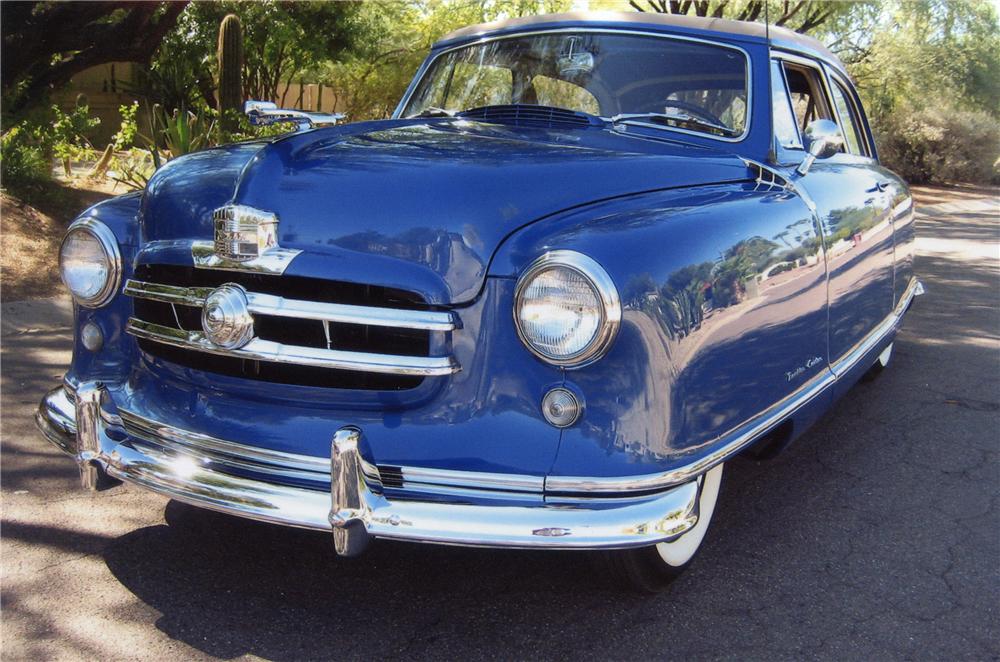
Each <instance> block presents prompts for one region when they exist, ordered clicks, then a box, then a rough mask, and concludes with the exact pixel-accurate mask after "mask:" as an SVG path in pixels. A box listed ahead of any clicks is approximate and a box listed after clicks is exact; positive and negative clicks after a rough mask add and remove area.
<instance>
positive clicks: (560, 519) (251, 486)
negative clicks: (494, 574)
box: [36, 382, 700, 556]
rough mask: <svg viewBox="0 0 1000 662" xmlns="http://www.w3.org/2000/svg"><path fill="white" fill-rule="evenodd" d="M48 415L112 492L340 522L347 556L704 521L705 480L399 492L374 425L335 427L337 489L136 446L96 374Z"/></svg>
mask: <svg viewBox="0 0 1000 662" xmlns="http://www.w3.org/2000/svg"><path fill="white" fill-rule="evenodd" d="M36 422H37V424H38V427H39V429H40V430H41V431H42V433H43V434H44V435H45V437H46V438H47V439H48V440H49V441H51V442H52V443H53V444H55V445H56V446H57V447H59V448H60V449H61V450H63V451H65V452H67V453H69V454H70V455H72V456H73V457H74V458H75V459H76V461H77V464H78V465H79V467H80V476H81V482H82V483H83V485H84V486H85V487H88V488H90V489H100V488H101V487H103V486H104V485H105V484H107V482H108V477H110V478H111V479H117V480H123V481H127V482H130V483H134V484H136V485H139V486H141V487H145V488H147V489H150V490H152V491H154V492H158V493H160V494H163V495H165V496H168V497H170V498H172V499H176V500H178V501H183V502H186V503H190V504H193V505H196V506H201V507H204V508H210V509H212V510H218V511H221V512H225V513H229V514H232V515H237V516H240V517H247V518H250V519H255V520H261V521H265V522H273V523H276V524H284V525H288V526H296V527H303V528H309V529H319V530H324V531H332V532H333V535H334V544H335V547H336V550H337V553H338V554H342V555H347V556H350V555H355V554H358V553H360V552H361V551H362V550H363V549H364V548H365V547H366V546H367V544H368V542H369V541H370V540H371V539H372V538H387V539H395V540H409V541H414V542H430V543H439V544H449V545H469V546H480V547H517V548H555V549H619V548H628V547H640V546H644V545H653V544H656V543H660V542H668V541H671V540H675V539H676V538H678V537H680V536H681V535H683V534H684V533H685V532H686V531H688V530H689V529H690V528H691V527H693V526H694V524H695V523H696V522H697V521H698V497H699V492H700V480H694V481H691V482H687V483H684V484H683V485H678V486H676V487H673V488H671V489H669V490H666V491H663V492H659V493H657V494H654V495H651V496H643V497H631V498H628V499H615V498H607V497H600V498H594V499H590V500H576V501H566V500H561V501H559V502H558V503H547V502H545V501H544V500H543V501H540V502H537V503H533V504H532V505H520V504H518V505H509V503H502V502H498V503H497V505H490V504H489V503H486V504H485V505H484V504H483V503H476V504H472V503H443V502H439V501H417V500H402V499H397V500H394V501H390V500H388V499H387V498H386V497H385V496H384V495H383V494H380V493H379V492H378V491H373V489H372V486H371V485H370V484H369V479H367V478H366V474H365V470H364V469H365V465H366V462H365V461H364V459H363V458H362V456H361V453H360V451H359V446H360V442H361V439H362V434H363V433H362V431H361V430H360V429H358V428H356V427H353V426H345V427H342V428H340V429H339V430H337V431H336V432H335V433H334V434H333V440H332V444H331V456H330V476H331V481H330V484H331V489H330V492H329V493H327V492H323V491H318V490H310V489H305V488H301V487H292V486H287V485H278V484H273V483H268V482H264V481H260V480H252V479H248V478H243V477H237V476H232V475H229V474H227V473H222V472H219V471H216V470H211V469H208V468H206V467H205V466H203V463H199V462H198V461H197V459H196V458H195V459H192V456H191V455H190V454H174V453H169V452H163V453H160V452H156V451H153V450H151V449H150V448H148V447H147V446H145V445H143V444H141V443H133V440H132V439H131V438H130V437H129V434H128V433H127V432H126V431H125V428H124V426H123V424H122V419H121V417H119V416H118V414H117V413H116V409H115V407H114V403H113V402H111V398H110V395H109V393H108V392H107V391H106V390H105V389H104V388H103V387H102V386H100V385H99V384H96V383H92V382H91V383H85V384H81V385H79V387H78V388H77V391H76V395H75V402H74V401H73V400H71V399H70V397H69V396H68V394H67V392H66V390H65V389H64V388H63V387H59V388H56V389H54V390H52V391H50V392H49V393H48V394H47V395H46V396H45V397H44V398H43V399H42V402H41V405H40V406H39V409H38V413H37V415H36ZM140 449H141V450H140ZM368 466H371V465H368Z"/></svg>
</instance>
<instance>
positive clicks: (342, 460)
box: [329, 426, 701, 555]
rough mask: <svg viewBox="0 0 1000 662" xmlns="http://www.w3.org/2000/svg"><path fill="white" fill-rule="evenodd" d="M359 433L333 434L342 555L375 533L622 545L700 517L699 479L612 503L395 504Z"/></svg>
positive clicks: (476, 542)
mask: <svg viewBox="0 0 1000 662" xmlns="http://www.w3.org/2000/svg"><path fill="white" fill-rule="evenodd" d="M361 439H362V435H361V431H360V430H359V429H357V428H354V427H350V426H348V427H344V428H341V429H340V430H338V431H337V433H336V434H335V435H334V438H333V444H332V452H331V456H332V462H331V466H332V474H333V480H332V481H331V493H330V494H331V509H330V516H329V520H330V524H331V526H332V527H333V530H334V541H335V546H336V550H337V553H338V554H344V555H354V554H356V553H358V551H360V550H361V549H364V547H365V546H366V545H367V542H368V540H369V538H372V537H374V538H389V539H398V540H409V541H416V542H433V543H440V544H447V545H469V546H486V547H522V548H545V547H550V548H563V549H620V548H628V547H639V546H646V545H652V544H656V543H659V542H669V541H672V540H676V539H677V538H679V537H680V536H681V535H683V534H684V533H686V532H687V531H688V530H689V529H690V528H691V527H693V526H694V525H695V524H696V523H697V521H698V499H699V496H700V490H701V481H697V480H695V481H691V482H689V483H686V484H684V485H681V486H678V487H675V488H673V489H672V490H669V491H667V492H664V493H661V494H658V495H656V496H655V497H650V498H649V499H647V500H641V501H631V502H622V503H618V504H615V505H614V506H612V507H606V504H605V507H600V506H596V507H595V506H593V505H591V506H590V507H586V506H584V505H581V504H570V503H565V504H560V505H558V506H548V505H545V506H510V505H507V506H491V505H471V504H437V503H428V502H419V501H399V502H395V503H393V502H390V501H388V500H387V499H385V497H383V496H381V495H378V494H374V493H372V492H371V491H370V490H369V489H368V486H367V484H366V483H365V481H364V479H363V477H362V475H361V474H360V471H359V468H358V467H359V460H360V457H361V456H360V451H359V446H360V445H361V443H360V442H361ZM553 532H558V535H553Z"/></svg>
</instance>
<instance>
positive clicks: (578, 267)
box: [513, 250, 622, 370]
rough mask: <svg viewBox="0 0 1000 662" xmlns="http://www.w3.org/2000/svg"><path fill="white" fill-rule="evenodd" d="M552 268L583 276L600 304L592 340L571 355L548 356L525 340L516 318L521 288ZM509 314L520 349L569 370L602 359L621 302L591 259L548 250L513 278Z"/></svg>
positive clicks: (619, 318) (618, 321)
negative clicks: (526, 349) (511, 305)
mask: <svg viewBox="0 0 1000 662" xmlns="http://www.w3.org/2000/svg"><path fill="white" fill-rule="evenodd" d="M552 267H563V268H566V269H570V270H572V271H575V272H576V273H578V274H579V275H581V276H583V278H584V279H586V280H587V281H588V282H589V283H590V284H591V286H592V287H593V288H594V291H595V292H596V293H597V296H598V297H599V298H600V300H601V303H602V304H603V305H602V313H603V314H602V318H601V322H600V324H599V326H598V329H597V333H596V334H595V335H594V338H593V339H592V340H591V341H590V343H589V344H588V345H587V346H586V347H584V348H583V349H582V350H580V351H578V352H577V353H575V354H573V355H571V356H563V357H558V356H552V355H549V354H546V353H545V352H543V351H541V350H540V349H538V348H537V347H535V346H534V345H533V344H532V343H531V341H530V340H528V338H527V337H526V335H525V333H524V330H523V329H522V328H521V320H520V315H518V310H519V309H520V306H521V295H522V294H523V293H524V288H525V287H526V286H527V284H528V283H530V282H531V280H532V279H533V278H534V277H535V276H536V275H538V274H539V273H541V272H542V271H545V270H546V269H550V268H552ZM513 312H514V326H515V327H516V329H517V335H518V337H519V338H520V339H521V342H522V343H524V346H525V347H527V348H528V350H529V351H530V352H531V353H532V354H534V355H535V356H537V357H538V358H540V359H542V360H543V361H545V362H546V363H551V364H553V365H557V366H561V367H563V368H566V369H570V370H572V369H575V368H582V367H584V366H587V365H590V364H591V363H593V362H594V361H597V360H598V359H600V358H601V357H602V356H604V354H605V352H607V350H608V349H609V348H610V347H611V344H612V343H613V342H614V340H615V337H616V336H617V335H618V328H619V327H620V326H621V321H622V306H621V300H620V299H619V298H618V289H617V288H616V287H615V283H614V281H613V280H611V276H609V275H608V272H607V271H605V270H604V267H602V266H601V265H600V264H598V263H597V261H596V260H594V259H593V258H590V257H588V256H586V255H584V254H583V253H577V252H576V251H568V250H555V251H549V252H547V253H545V254H544V255H542V256H540V257H538V258H537V259H535V261H534V262H532V263H531V264H530V265H528V268H527V269H526V270H525V271H524V273H522V274H521V275H520V277H518V279H517V286H516V288H515V290H514V310H513Z"/></svg>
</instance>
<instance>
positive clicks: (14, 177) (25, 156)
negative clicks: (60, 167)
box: [0, 126, 52, 190]
mask: <svg viewBox="0 0 1000 662" xmlns="http://www.w3.org/2000/svg"><path fill="white" fill-rule="evenodd" d="M33 134H34V132H33V131H31V130H30V128H28V127H25V126H15V127H12V128H11V129H9V130H8V131H7V132H6V133H5V134H3V137H2V138H0V185H3V186H4V187H5V188H10V189H14V190H17V189H20V188H23V187H24V186H28V185H31V184H35V183H38V182H40V181H45V180H46V179H49V178H50V177H51V174H52V171H51V165H50V163H51V161H50V159H49V156H48V155H47V154H46V149H45V146H44V145H43V144H41V143H40V141H39V140H38V138H37V136H35V135H33Z"/></svg>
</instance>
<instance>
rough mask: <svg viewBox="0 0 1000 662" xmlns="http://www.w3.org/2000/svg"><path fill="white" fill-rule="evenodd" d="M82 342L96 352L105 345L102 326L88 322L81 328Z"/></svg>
mask: <svg viewBox="0 0 1000 662" xmlns="http://www.w3.org/2000/svg"><path fill="white" fill-rule="evenodd" d="M80 342H81V343H83V346H84V347H86V348H87V349H88V350H90V351H91V352H96V351H98V350H100V349H101V347H103V346H104V334H103V333H102V332H101V327H99V326H97V325H96V324H94V323H93V322H87V323H86V324H84V325H83V328H82V329H80Z"/></svg>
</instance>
